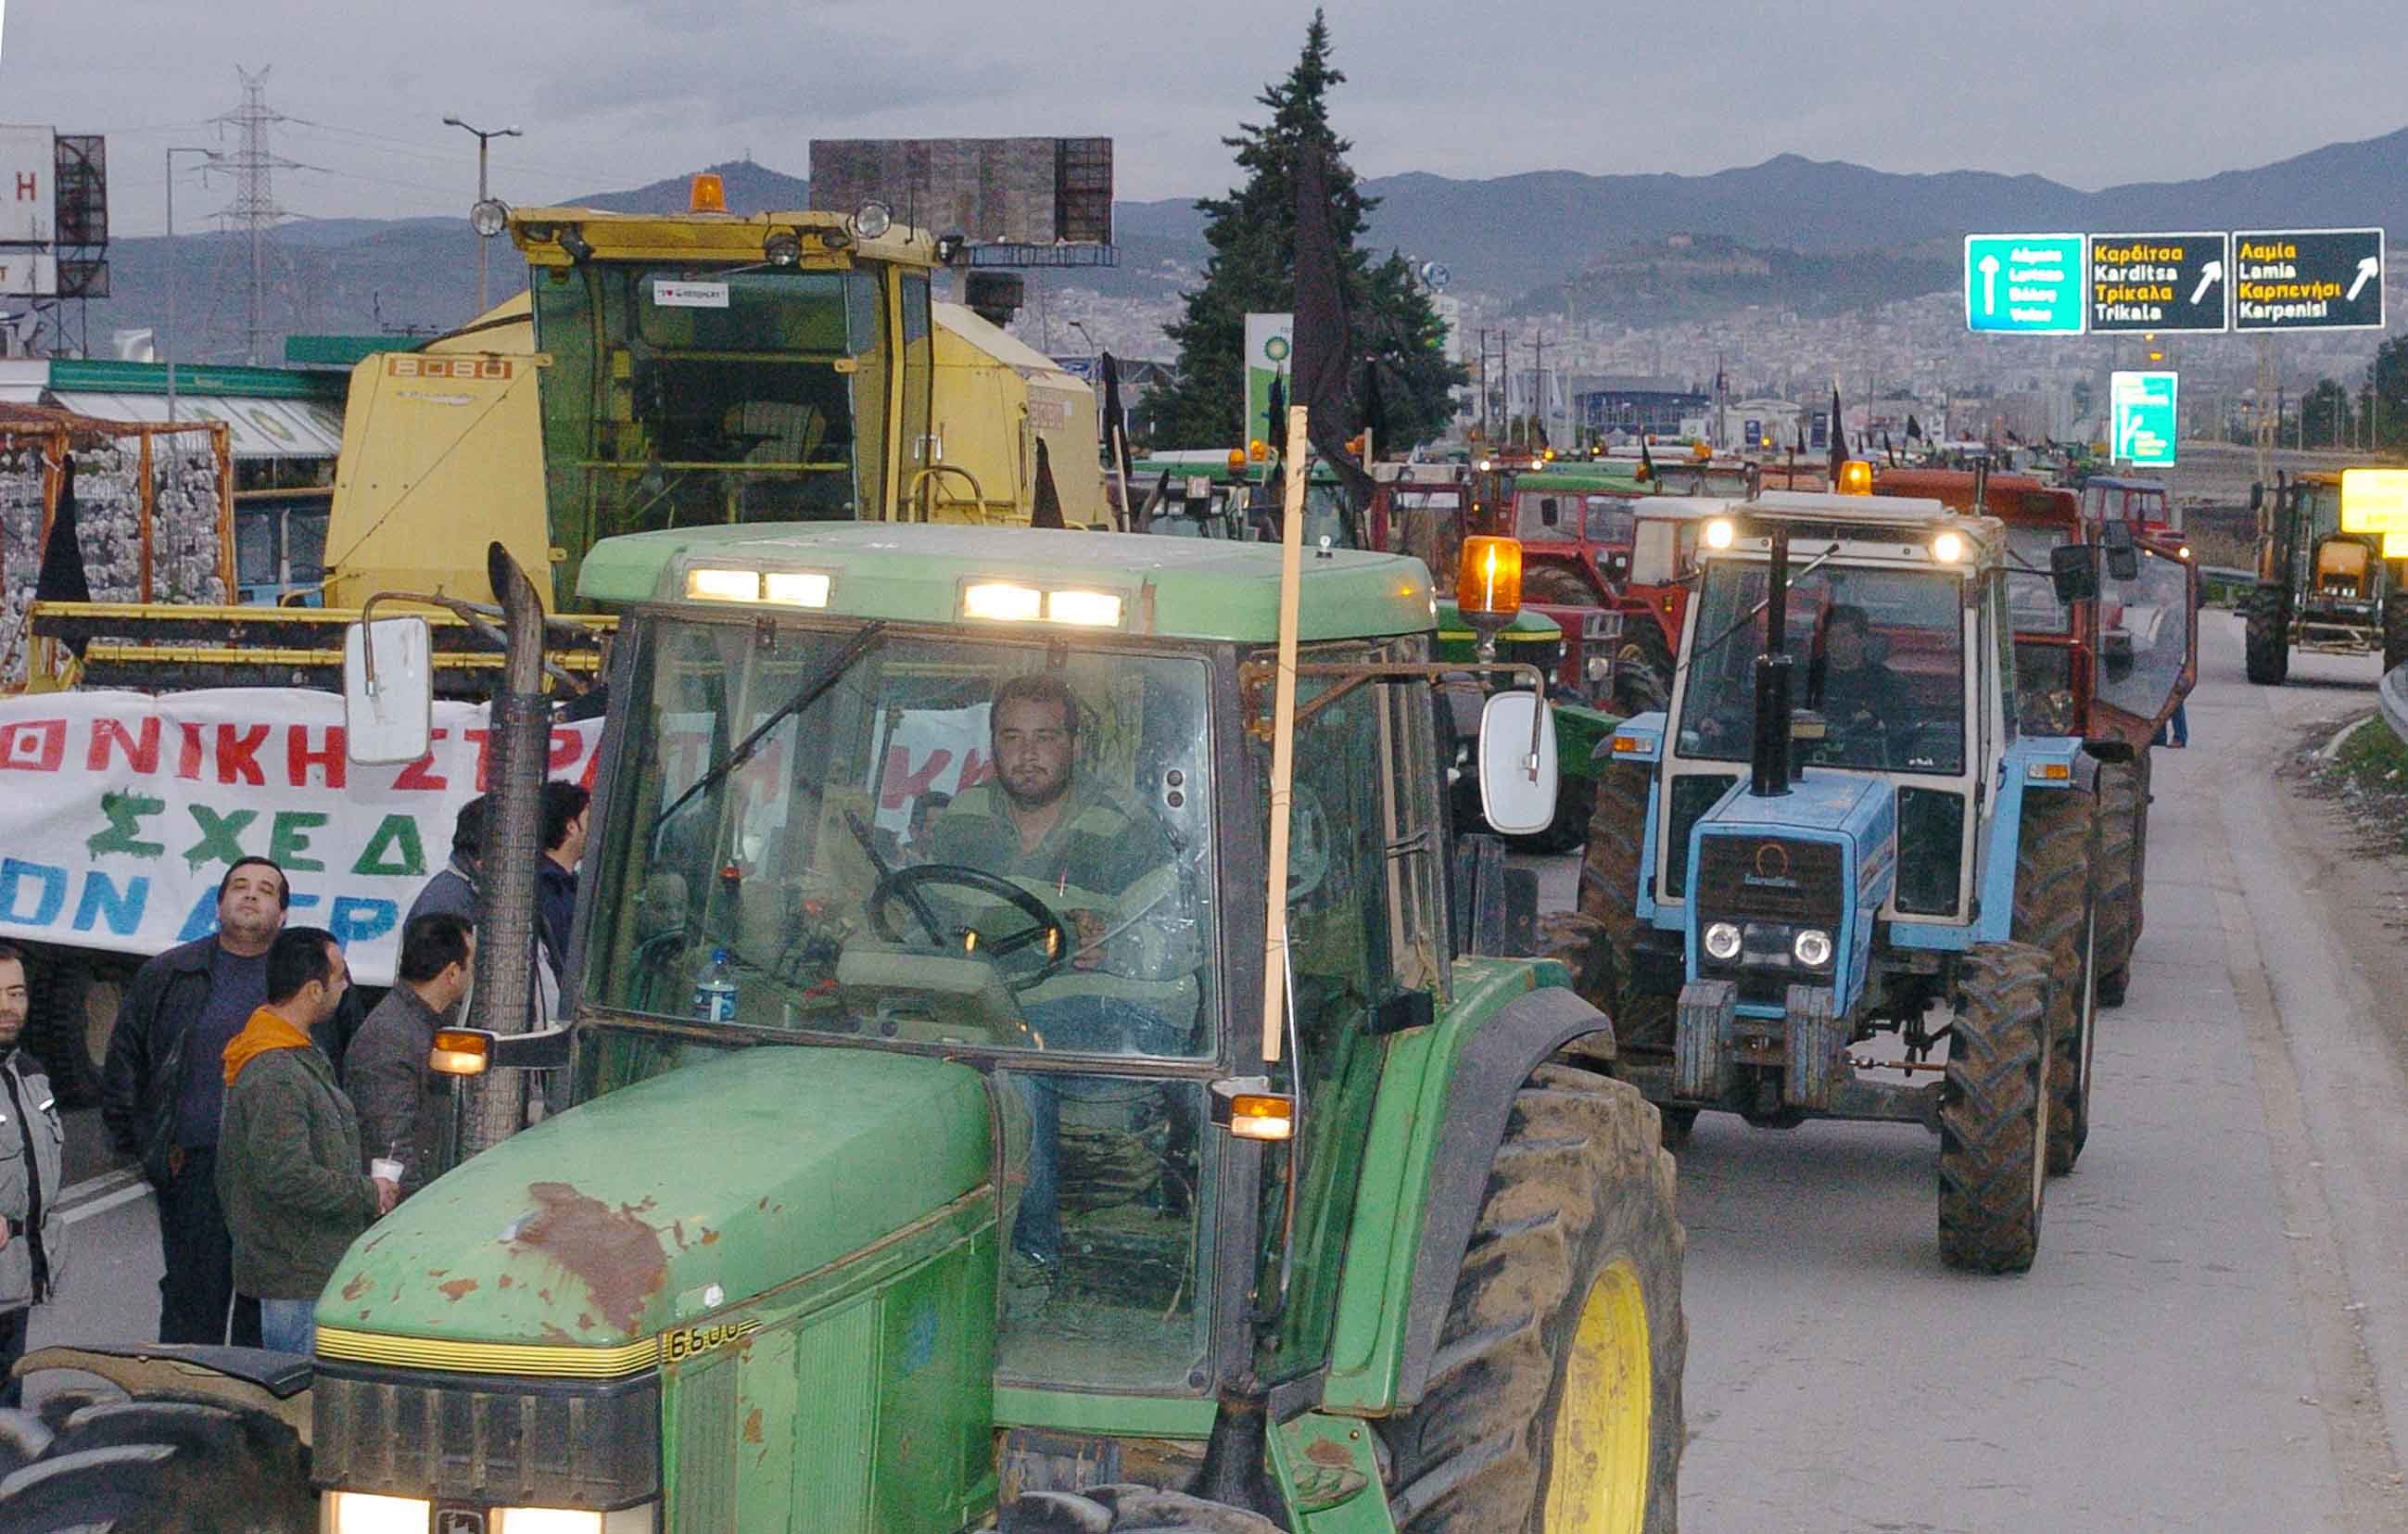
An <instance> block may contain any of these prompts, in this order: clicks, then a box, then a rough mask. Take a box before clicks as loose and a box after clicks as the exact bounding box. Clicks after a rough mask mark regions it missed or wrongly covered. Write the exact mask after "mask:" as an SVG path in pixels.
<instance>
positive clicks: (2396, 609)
mask: <svg viewBox="0 0 2408 1534" xmlns="http://www.w3.org/2000/svg"><path fill="white" fill-rule="evenodd" d="M2391 567H2392V568H2393V569H2394V570H2397V569H2399V568H2400V566H2398V565H2394V566H2391ZM2398 579H2399V578H2398V577H2397V576H2396V575H2395V576H2394V577H2393V580H2394V581H2397V580H2398ZM2403 666H2408V591H2400V590H2397V589H2394V590H2392V591H2390V592H2387V593H2386V594H2385V595H2384V598H2383V668H2384V669H2385V670H2386V671H2396V670H2398V669H2400V667H2403Z"/></svg>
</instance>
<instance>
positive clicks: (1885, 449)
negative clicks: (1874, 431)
mask: <svg viewBox="0 0 2408 1534" xmlns="http://www.w3.org/2000/svg"><path fill="white" fill-rule="evenodd" d="M1882 456H1883V457H1885V458H1886V459H1888V460H1889V466H1890V467H1892V468H1896V467H1898V449H1896V448H1894V447H1892V446H1890V441H1889V433H1887V432H1884V433H1882Z"/></svg>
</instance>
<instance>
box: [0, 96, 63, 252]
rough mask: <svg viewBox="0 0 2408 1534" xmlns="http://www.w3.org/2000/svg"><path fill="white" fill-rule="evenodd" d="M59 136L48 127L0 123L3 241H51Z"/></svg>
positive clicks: (0, 224)
mask: <svg viewBox="0 0 2408 1534" xmlns="http://www.w3.org/2000/svg"><path fill="white" fill-rule="evenodd" d="M55 137H56V135H54V134H53V133H51V131H50V129H49V128H46V127H43V128H32V127H26V126H23V125H22V124H0V245H48V244H49V243H50V221H51V219H52V217H53V216H54V215H55V213H56V212H57V209H56V208H55V207H54V206H53V196H54V194H53V191H52V188H51V183H50V178H51V175H52V174H53V170H54V165H53V162H54V160H55V158H56V156H57V153H58V151H56V150H55V149H54V148H52V147H51V141H52V140H53V139H54V138H55Z"/></svg>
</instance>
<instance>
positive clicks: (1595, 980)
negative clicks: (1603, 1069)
mask: <svg viewBox="0 0 2408 1534" xmlns="http://www.w3.org/2000/svg"><path fill="white" fill-rule="evenodd" d="M1651 781H1652V775H1651V769H1649V768H1647V767H1639V766H1635V765H1631V764H1627V763H1620V762H1608V763H1606V764H1605V765H1604V766H1603V767H1600V768H1598V775H1597V780H1596V782H1595V783H1594V785H1593V786H1592V788H1591V790H1590V801H1591V804H1592V806H1593V808H1592V809H1591V810H1590V812H1589V820H1588V845H1587V850H1586V852H1585V853H1584V854H1583V856H1582V860H1581V874H1580V900H1579V902H1578V904H1579V910H1580V914H1581V915H1583V916H1584V917H1586V918H1588V921H1589V922H1590V923H1594V924H1595V926H1594V929H1593V941H1592V943H1591V947H1590V950H1589V952H1588V953H1586V954H1585V955H1584V956H1583V958H1582V960H1580V961H1577V962H1575V961H1573V960H1571V959H1570V956H1569V955H1567V962H1569V963H1571V969H1572V974H1573V976H1574V980H1575V983H1576V984H1577V985H1578V987H1579V989H1580V993H1581V995H1582V996H1585V997H1586V998H1587V999H1588V1001H1589V1003H1590V1004H1591V1005H1592V1006H1594V1007H1596V1008H1597V1010H1598V1011H1601V1012H1603V1013H1604V1014H1605V1015H1606V1016H1607V1017H1609V1018H1611V1019H1613V1031H1614V1035H1615V1037H1616V1038H1617V1039H1625V1040H1627V1039H1628V1038H1629V1030H1628V1028H1627V1022H1628V1019H1627V1018H1626V1017H1625V1015H1624V1013H1625V1011H1626V1010H1627V1007H1628V1005H1629V1004H1630V1003H1631V1002H1633V1001H1635V1000H1636V999H1637V996H1636V990H1637V988H1636V987H1635V986H1634V985H1633V984H1632V983H1631V973H1630V971H1631V958H1632V955H1633V954H1634V953H1636V952H1637V951H1638V945H1639V939H1640V937H1641V933H1642V931H1643V928H1642V926H1641V923H1640V920H1639V881H1640V880H1641V878H1643V877H1644V874H1643V872H1642V870H1641V867H1640V863H1641V854H1642V853H1643V852H1644V850H1645V848H1646V845H1647V789H1648V785H1649V783H1650V782H1651ZM1583 925H1584V927H1585V926H1586V925H1587V924H1583Z"/></svg>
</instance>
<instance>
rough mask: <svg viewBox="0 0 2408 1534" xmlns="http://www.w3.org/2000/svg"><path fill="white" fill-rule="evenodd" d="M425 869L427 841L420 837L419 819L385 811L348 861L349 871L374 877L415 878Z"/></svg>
mask: <svg viewBox="0 0 2408 1534" xmlns="http://www.w3.org/2000/svg"><path fill="white" fill-rule="evenodd" d="M425 871H426V845H425V843H424V842H423V841H421V840H420V839H419V837H418V820H417V818H416V817H415V816H412V815H401V814H393V815H387V816H386V817H385V818H384V822H383V824H380V825H379V826H378V827H377V828H376V834H375V835H374V836H371V837H370V838H368V844H367V846H366V849H365V850H363V851H362V852H361V853H360V860H359V861H358V862H357V863H354V864H352V865H351V872H353V873H355V874H364V875H366V876H367V877H369V878H375V879H405V878H414V877H416V876H417V875H419V874H423V873H424V872H425Z"/></svg>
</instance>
